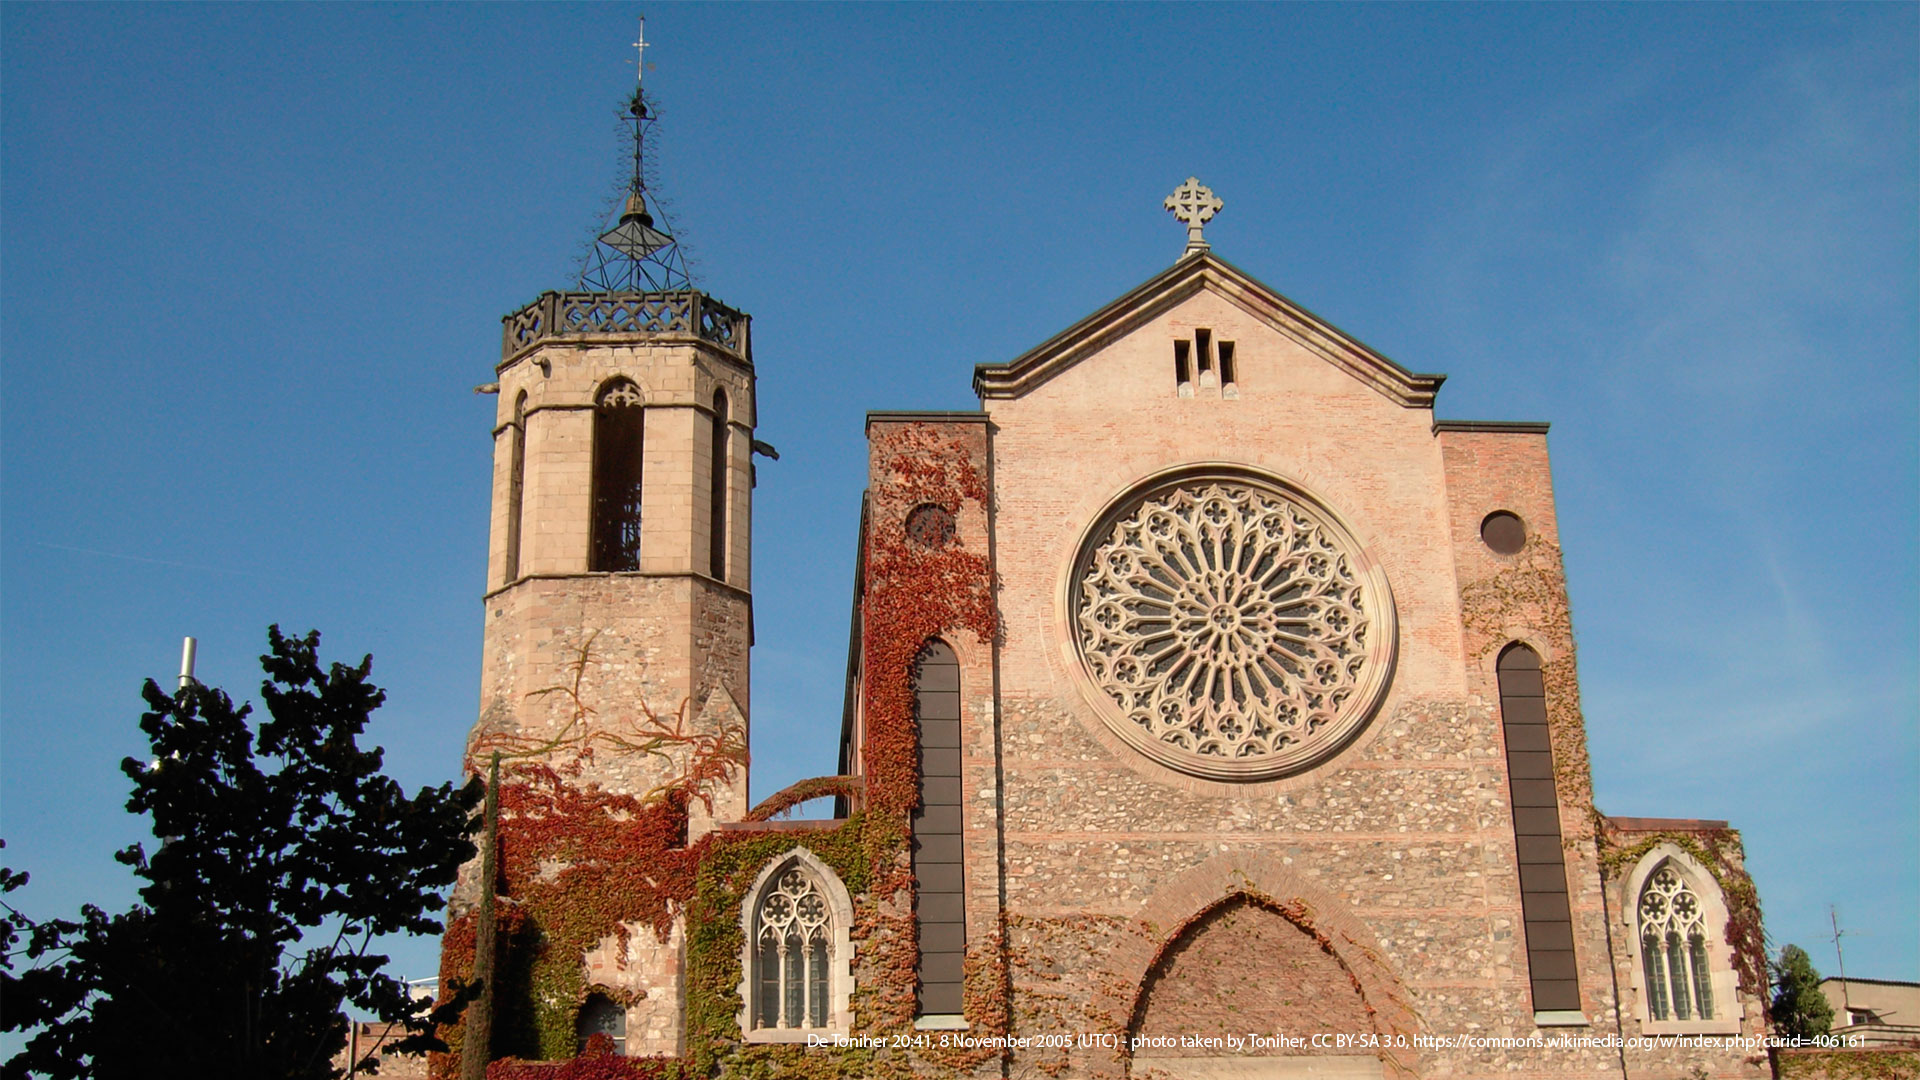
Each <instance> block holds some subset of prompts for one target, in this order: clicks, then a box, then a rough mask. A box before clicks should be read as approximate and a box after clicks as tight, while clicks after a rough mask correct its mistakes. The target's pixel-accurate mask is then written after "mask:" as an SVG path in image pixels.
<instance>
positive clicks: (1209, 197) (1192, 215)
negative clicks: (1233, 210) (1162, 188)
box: [1165, 176, 1226, 255]
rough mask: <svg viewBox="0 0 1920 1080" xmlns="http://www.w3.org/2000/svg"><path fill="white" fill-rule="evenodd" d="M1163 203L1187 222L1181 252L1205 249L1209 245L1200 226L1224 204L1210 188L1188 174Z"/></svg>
mask: <svg viewBox="0 0 1920 1080" xmlns="http://www.w3.org/2000/svg"><path fill="white" fill-rule="evenodd" d="M1165 205H1166V208H1167V209H1168V210H1171V211H1173V216H1174V217H1176V218H1179V219H1180V220H1181V221H1184V222H1186V223H1187V250H1186V251H1185V252H1183V254H1184V255H1191V254H1193V253H1194V252H1196V251H1205V250H1207V248H1208V247H1210V246H1211V245H1209V244H1208V243H1207V241H1206V238H1205V237H1203V236H1201V235H1200V227H1201V226H1202V225H1205V224H1206V223H1207V222H1209V221H1212V220H1213V215H1215V214H1217V213H1219V212H1220V208H1221V207H1223V206H1225V205H1226V204H1225V203H1223V202H1221V201H1220V199H1219V198H1218V197H1217V196H1215V195H1214V193H1213V190H1212V189H1211V188H1205V187H1201V186H1200V180H1199V178H1198V177H1193V176H1189V177H1187V182H1186V183H1184V184H1181V185H1180V186H1179V187H1178V188H1176V189H1175V190H1174V193H1173V194H1171V195H1169V196H1167V201H1166V204H1165Z"/></svg>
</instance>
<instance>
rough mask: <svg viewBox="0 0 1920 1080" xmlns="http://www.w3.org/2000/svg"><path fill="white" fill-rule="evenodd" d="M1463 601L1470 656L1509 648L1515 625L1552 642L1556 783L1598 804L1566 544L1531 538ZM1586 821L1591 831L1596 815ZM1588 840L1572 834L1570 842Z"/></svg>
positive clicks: (1463, 591)
mask: <svg viewBox="0 0 1920 1080" xmlns="http://www.w3.org/2000/svg"><path fill="white" fill-rule="evenodd" d="M1460 607H1461V612H1460V614H1461V618H1462V620H1463V621H1464V622H1465V624H1466V628H1467V635H1468V655H1469V656H1471V657H1476V658H1478V657H1484V656H1487V655H1488V654H1489V653H1492V652H1494V651H1496V650H1498V649H1500V648H1502V647H1504V646H1505V645H1506V644H1507V642H1509V641H1510V640H1512V638H1511V637H1510V636H1509V635H1510V634H1511V631H1512V628H1513V627H1520V626H1523V627H1526V628H1528V629H1530V630H1532V631H1534V632H1536V633H1539V634H1541V635H1542V636H1543V638H1544V639H1545V640H1546V641H1548V642H1550V643H1551V644H1552V647H1553V656H1552V658H1551V659H1549V658H1547V657H1544V656H1543V657H1541V664H1540V678H1541V681H1542V682H1543V683H1544V684H1545V685H1546V692H1547V732H1548V735H1549V737H1550V738H1551V739H1552V740H1553V779H1554V786H1555V788H1556V789H1557V790H1558V791H1559V793H1560V796H1561V798H1562V800H1563V801H1571V802H1574V803H1586V804H1589V805H1591V803H1592V801H1593V770H1592V765H1591V763H1590V762H1589V761H1588V759H1587V727H1586V721H1585V719H1584V718H1583V717H1582V716H1581V713H1580V676H1579V672H1578V671H1577V666H1576V664H1575V662H1574V645H1573V613H1572V610H1571V609H1570V608H1569V607H1568V606H1567V579H1566V572H1565V570H1564V569H1563V564H1562V562H1561V558H1560V547H1559V545H1557V544H1554V543H1552V542H1550V541H1548V540H1546V539H1545V538H1543V537H1540V536H1537V535H1534V536H1528V537H1527V544H1526V547H1525V548H1524V549H1523V550H1522V551H1521V552H1520V554H1519V555H1517V556H1515V557H1514V558H1513V559H1512V560H1510V561H1509V562H1508V564H1507V565H1505V566H1503V567H1502V568H1501V569H1500V570H1499V571H1497V572H1496V573H1494V574H1492V575H1490V576H1488V577H1485V578H1481V579H1480V580H1478V581H1473V582H1469V583H1467V584H1465V585H1463V586H1461V588H1460ZM1582 817H1583V818H1585V817H1586V815H1582ZM1583 824H1584V826H1585V827H1586V828H1588V829H1591V822H1590V821H1583ZM1587 838H1588V837H1587V836H1568V837H1567V840H1568V841H1570V842H1572V841H1579V840H1584V839H1587Z"/></svg>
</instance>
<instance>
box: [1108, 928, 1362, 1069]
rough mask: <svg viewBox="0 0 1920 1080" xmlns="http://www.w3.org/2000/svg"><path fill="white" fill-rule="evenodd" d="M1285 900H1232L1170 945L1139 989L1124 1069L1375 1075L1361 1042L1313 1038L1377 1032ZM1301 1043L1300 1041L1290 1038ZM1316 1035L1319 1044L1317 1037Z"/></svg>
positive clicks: (1342, 969)
mask: <svg viewBox="0 0 1920 1080" xmlns="http://www.w3.org/2000/svg"><path fill="white" fill-rule="evenodd" d="M1295 914H1296V913H1290V912H1289V911H1288V909H1287V908H1285V907H1282V906H1280V905H1278V904H1274V903H1272V902H1270V901H1266V900H1264V899H1260V898H1256V897H1253V896H1249V895H1247V894H1245V893H1241V894H1237V895H1234V896H1230V897H1228V898H1226V899H1224V900H1222V901H1220V902H1219V903H1217V904H1215V905H1214V906H1213V907H1212V908H1210V909H1208V910H1207V911H1206V912H1204V913H1203V914H1201V915H1200V916H1199V917H1198V918H1195V919H1194V920H1193V921H1191V922H1190V923H1188V924H1187V925H1186V927H1185V928H1184V929H1183V930H1181V931H1180V932H1179V933H1178V934H1177V935H1176V936H1175V937H1174V938H1173V940H1172V941H1170V942H1169V943H1168V944H1167V945H1166V947H1165V948H1164V949H1162V950H1161V952H1160V955H1159V956H1158V957H1157V958H1156V960H1155V962H1154V963H1153V965H1152V967H1151V968H1150V969H1149V970H1148V974H1147V978H1146V980H1145V982H1144V983H1143V984H1142V986H1141V988H1140V994H1139V998H1138V1000H1137V1002H1136V1004H1135V1006H1134V1010H1133V1018H1132V1023H1131V1024H1130V1025H1129V1031H1128V1035H1129V1039H1130V1041H1131V1042H1132V1045H1133V1046H1134V1050H1133V1054H1132V1062H1131V1074H1132V1075H1133V1076H1136V1077H1144V1076H1149V1075H1152V1076H1165V1077H1172V1078H1176V1080H1253V1078H1255V1077H1258V1078H1261V1080H1282V1078H1284V1080H1294V1078H1308V1077H1311V1078H1314V1080H1363V1078H1364V1080H1374V1078H1378V1077H1383V1076H1384V1075H1385V1073H1384V1071H1383V1069H1382V1065H1381V1062H1380V1059H1379V1058H1377V1057H1375V1056H1374V1054H1373V1052H1372V1051H1371V1050H1368V1049H1365V1048H1361V1047H1346V1048H1342V1047H1329V1046H1326V1045H1324V1044H1323V1045H1318V1046H1316V1045H1314V1042H1315V1040H1314V1038H1313V1037H1314V1036H1315V1035H1341V1034H1345V1035H1371V1034H1377V1031H1378V1029H1377V1028H1376V1026H1375V1023H1374V1020H1373V1017H1372V1014H1371V1010H1369V1009H1368V1007H1367V1000H1366V997H1365V995H1364V994H1363V993H1362V991H1361V988H1360V983H1359V980H1358V979H1357V978H1356V977H1355V976H1354V974H1353V972H1352V971H1351V970H1349V969H1348V967H1347V966H1346V964H1345V963H1344V962H1342V961H1341V959H1340V957H1339V956H1338V955H1336V954H1335V953H1334V952H1333V950H1332V948H1331V946H1330V945H1329V944H1328V943H1327V939H1326V938H1325V937H1324V936H1321V935H1318V934H1315V933H1314V932H1312V931H1311V930H1310V929H1309V928H1307V927H1303V926H1302V925H1301V924H1300V923H1299V922H1296V921H1295ZM1294 1040H1299V1041H1297V1042H1296V1041H1294ZM1323 1043H1324V1041H1323Z"/></svg>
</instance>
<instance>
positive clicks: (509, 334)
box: [500, 289, 753, 365]
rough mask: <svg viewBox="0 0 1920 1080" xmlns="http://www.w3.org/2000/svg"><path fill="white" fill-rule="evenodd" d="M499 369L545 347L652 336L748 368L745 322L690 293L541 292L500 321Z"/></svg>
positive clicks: (744, 317) (739, 315)
mask: <svg viewBox="0 0 1920 1080" xmlns="http://www.w3.org/2000/svg"><path fill="white" fill-rule="evenodd" d="M500 321H501V323H502V324H503V329H504V333H503V336H502V340H501V345H500V361H501V363H502V364H503V365H504V364H505V363H507V362H508V361H510V360H512V359H514V358H515V357H517V356H519V355H520V354H522V353H524V352H526V351H527V350H528V349H531V348H533V347H534V346H536V345H541V344H544V343H546V342H553V341H557V342H573V341H578V342H588V341H593V340H595V339H601V338H608V337H628V336H633V335H649V336H653V335H657V336H660V337H685V338H696V339H698V340H700V341H704V342H707V343H709V344H711V345H717V346H719V347H720V348H721V349H723V350H725V351H727V352H729V353H731V354H732V355H733V356H734V357H735V358H736V359H738V360H739V361H740V362H742V363H744V364H748V365H751V364H752V363H753V350H752V348H751V345H750V341H749V337H748V327H749V324H750V323H752V321H753V319H752V317H751V316H749V315H746V314H744V313H742V312H738V311H735V310H734V309H732V308H730V307H728V306H726V305H725V304H722V303H721V302H719V301H718V300H715V299H714V298H712V297H711V296H708V295H706V294H705V293H702V292H699V291H697V290H693V289H684V290H679V291H676V292H646V293H639V292H633V293H609V292H544V293H541V294H540V296H539V297H538V298H536V299H535V300H534V301H533V303H531V304H528V305H527V306H526V307H523V308H521V309H520V310H519V311H515V312H512V313H510V314H508V315H505V316H502V317H501V320H500Z"/></svg>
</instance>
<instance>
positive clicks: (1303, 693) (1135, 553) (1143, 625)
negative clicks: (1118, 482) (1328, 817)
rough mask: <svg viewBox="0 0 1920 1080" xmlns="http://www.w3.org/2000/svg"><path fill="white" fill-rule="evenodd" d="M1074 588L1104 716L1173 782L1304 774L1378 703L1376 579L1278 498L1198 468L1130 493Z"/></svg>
mask: <svg viewBox="0 0 1920 1080" xmlns="http://www.w3.org/2000/svg"><path fill="white" fill-rule="evenodd" d="M1071 588H1072V592H1071V595H1070V597H1069V600H1068V603H1069V609H1070V611H1071V612H1072V622H1073V635H1074V644H1075V646H1076V647H1077V649H1078V652H1079V654H1080V661H1081V665H1082V671H1083V673H1084V675H1085V676H1086V678H1087V679H1088V681H1089V682H1090V683H1091V688H1092V689H1093V690H1094V691H1095V694H1094V695H1093V696H1094V700H1095V701H1096V703H1097V704H1098V705H1099V707H1100V709H1101V716H1102V719H1104V720H1105V721H1106V723H1107V725H1108V726H1109V727H1110V728H1112V729H1113V730H1114V731H1115V732H1116V733H1117V734H1119V735H1120V737H1121V738H1123V739H1125V740H1126V741H1127V742H1128V743H1129V744H1131V745H1132V746H1133V747H1134V748H1135V749H1137V750H1139V751H1141V752H1142V753H1144V754H1146V755H1147V756H1148V757H1150V758H1153V759H1154V760H1155V761H1158V762H1160V763H1161V764H1163V765H1168V766H1171V767H1173V768H1176V769H1180V770H1181V771H1183V772H1188V773H1193V774H1195V775H1198V776H1206V777H1212V778H1214V779H1220V780H1263V779H1268V778H1271V777H1275V776H1281V775H1284V774H1286V773H1289V772H1297V771H1299V770H1301V769H1304V768H1308V767H1310V766H1313V765H1316V764H1318V763H1320V762H1321V761H1324V760H1326V759H1327V758H1328V757H1330V756H1332V755H1333V754H1334V753H1335V752H1337V751H1338V750H1339V749H1340V747H1341V746H1343V745H1344V744H1345V743H1346V742H1347V740H1348V739H1350V738H1351V737H1352V736H1353V735H1354V734H1355V733H1356V732H1358V731H1359V730H1360V728H1361V726H1362V725H1364V724H1365V723H1366V722H1367V720H1368V718H1369V717H1370V716H1372V714H1373V711H1374V709H1375V708H1376V707H1377V706H1378V705H1379V704H1380V700H1381V698H1382V697H1383V696H1384V695H1385V693H1386V687H1387V681H1388V677H1389V674H1390V673H1391V671H1392V669H1393V654H1394V640H1395V627H1394V610H1393V597H1392V595H1391V594H1390V593H1389V592H1388V590H1387V582H1386V577H1385V575H1384V574H1383V573H1382V572H1381V570H1380V568H1379V567H1378V566H1377V565H1375V564H1374V563H1373V561H1372V560H1371V559H1369V558H1367V556H1366V553H1365V552H1364V551H1363V550H1362V549H1361V547H1360V545H1359V543H1358V542H1356V541H1355V540H1354V539H1353V536H1352V534H1351V533H1350V532H1348V530H1347V529H1346V528H1345V527H1344V526H1343V525H1342V524H1341V522H1340V520H1339V519H1338V517H1336V516H1335V515H1334V513H1333V512H1332V511H1331V510H1329V509H1327V508H1326V507H1325V506H1323V505H1321V504H1320V503H1319V502H1318V501H1317V500H1315V499H1313V498H1312V497H1311V496H1309V495H1307V494H1306V493H1305V492H1303V491H1300V490H1298V489H1296V488H1293V487H1291V486H1289V485H1286V484H1283V483H1280V482H1277V481H1269V480H1267V479H1266V478H1263V477H1256V476H1250V475H1245V474H1241V473H1238V472H1231V471H1226V470H1219V471H1215V470H1205V471H1194V472H1189V473H1185V474H1176V475H1175V476H1173V477H1171V478H1169V479H1164V480H1161V481H1159V482H1157V483H1153V484H1150V485H1148V486H1147V487H1145V488H1144V489H1142V490H1138V491H1135V492H1134V493H1133V494H1131V495H1129V496H1127V497H1125V498H1122V499H1121V500H1120V501H1119V502H1118V503H1116V504H1115V505H1114V506H1113V507H1112V508H1111V509H1109V510H1108V511H1107V513H1106V514H1105V515H1103V516H1102V518H1101V520H1100V521H1099V522H1098V523H1097V524H1096V525H1095V526H1094V527H1093V528H1092V529H1091V530H1090V531H1089V533H1088V535H1087V538H1086V540H1085V542H1084V543H1083V545H1082V547H1081V551H1080V558H1079V561H1078V563H1077V565H1076V568H1075V571H1074V575H1073V579H1072V585H1071Z"/></svg>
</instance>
